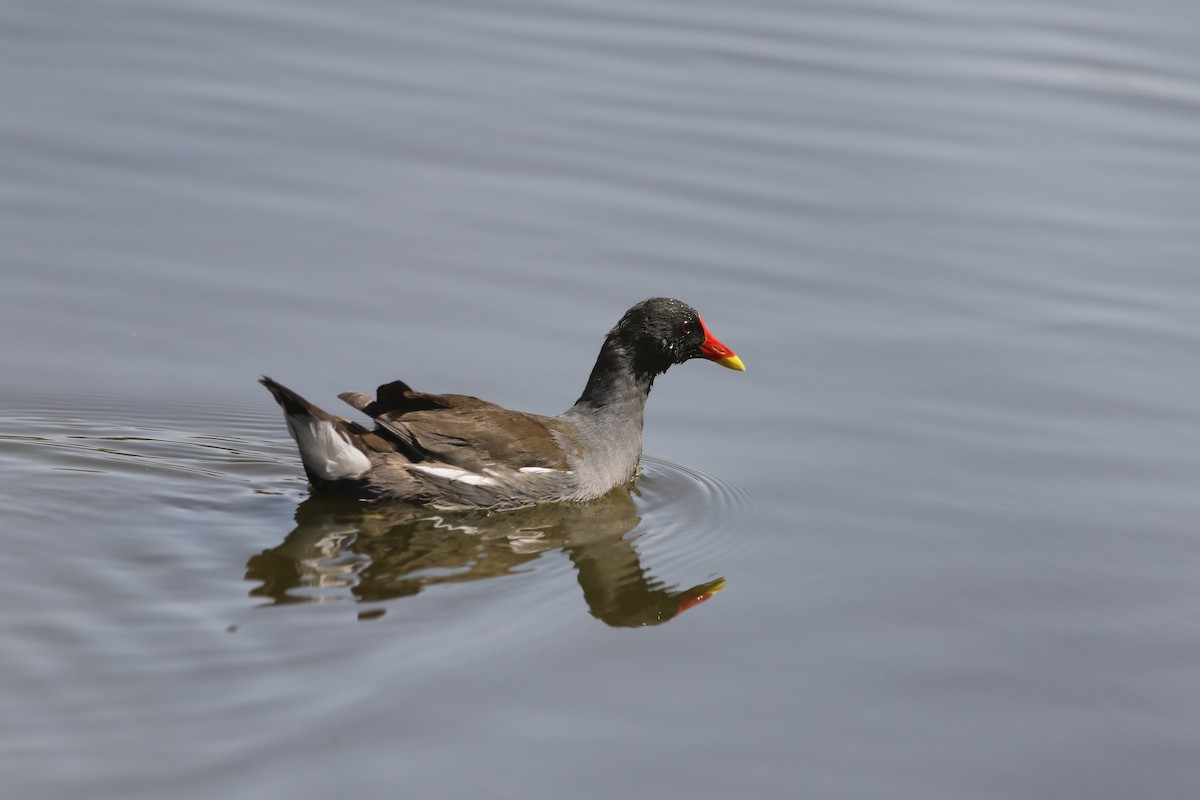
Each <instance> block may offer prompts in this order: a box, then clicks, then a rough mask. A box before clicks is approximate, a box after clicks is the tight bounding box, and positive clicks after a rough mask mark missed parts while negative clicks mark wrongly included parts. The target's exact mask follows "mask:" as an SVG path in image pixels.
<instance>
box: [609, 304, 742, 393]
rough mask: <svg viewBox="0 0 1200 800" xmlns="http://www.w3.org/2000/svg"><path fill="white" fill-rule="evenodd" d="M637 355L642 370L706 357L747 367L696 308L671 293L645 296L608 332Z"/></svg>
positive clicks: (651, 370) (654, 371)
mask: <svg viewBox="0 0 1200 800" xmlns="http://www.w3.org/2000/svg"><path fill="white" fill-rule="evenodd" d="M608 335H609V337H610V338H615V339H616V340H617V341H619V342H620V343H621V344H622V345H623V346H624V347H625V348H626V349H628V350H629V351H630V352H631V353H632V355H633V358H634V363H635V364H636V366H637V368H638V369H639V371H644V372H646V373H648V374H650V375H659V374H661V373H663V372H666V371H667V369H668V368H669V367H670V366H671V365H673V364H682V363H683V362H684V361H688V360H690V359H693V358H707V359H709V360H710V361H715V362H717V363H718V364H720V365H721V366H723V367H729V368H730V369H736V370H745V369H746V367H745V366H744V365H743V364H742V360H741V359H740V358H738V357H737V356H736V355H735V354H734V352H733V351H732V350H730V349H729V348H728V347H726V346H725V345H723V344H721V342H719V341H718V340H717V338H716V337H715V336H713V335H712V334H711V333H709V331H708V328H707V327H705V325H704V321H703V320H702V319H700V315H699V314H698V313H697V312H696V309H694V308H692V307H691V306H689V305H688V304H687V303H684V302H681V301H679V300H674V299H672V298H669V297H652V298H650V299H649V300H643V301H642V302H640V303H638V304H637V305H636V306H634V307H633V308H631V309H629V310H628V311H626V312H625V316H623V317H621V321H620V322H618V323H617V324H616V327H614V328H613V329H612V331H610V332H609V334H608Z"/></svg>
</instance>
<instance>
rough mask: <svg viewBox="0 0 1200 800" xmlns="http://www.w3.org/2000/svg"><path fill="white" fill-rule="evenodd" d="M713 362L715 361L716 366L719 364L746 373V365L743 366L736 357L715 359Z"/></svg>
mask: <svg viewBox="0 0 1200 800" xmlns="http://www.w3.org/2000/svg"><path fill="white" fill-rule="evenodd" d="M713 360H714V361H716V362H717V363H718V364H720V365H721V366H722V367H728V368H729V369H736V370H737V371H738V372H745V371H746V365H745V364H743V363H742V360H741V359H740V358H738V357H737V356H726V357H725V358H715V359H713Z"/></svg>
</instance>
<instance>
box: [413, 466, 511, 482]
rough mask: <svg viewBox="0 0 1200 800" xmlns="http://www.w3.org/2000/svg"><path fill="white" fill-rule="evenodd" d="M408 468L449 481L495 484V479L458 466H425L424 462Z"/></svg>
mask: <svg viewBox="0 0 1200 800" xmlns="http://www.w3.org/2000/svg"><path fill="white" fill-rule="evenodd" d="M409 469H415V470H419V471H421V472H424V473H425V474H426V475H433V476H435V477H438V478H445V479H446V480H450V481H459V482H460V483H465V484H467V485H469V486H495V485H496V479H495V478H489V477H488V476H486V475H480V474H479V473H477V472H468V471H467V470H465V469H461V468H460V467H427V466H425V465H424V464H413V465H412V466H410V467H409Z"/></svg>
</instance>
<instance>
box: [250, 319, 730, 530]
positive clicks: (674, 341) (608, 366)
mask: <svg viewBox="0 0 1200 800" xmlns="http://www.w3.org/2000/svg"><path fill="white" fill-rule="evenodd" d="M701 357H702V358H707V359H709V360H710V361H715V362H717V363H718V364H720V365H721V366H724V367H729V368H730V369H736V370H745V366H743V365H742V360H741V359H740V358H738V357H737V356H736V355H734V353H733V351H732V350H730V349H729V348H728V347H726V346H725V345H723V344H721V342H719V341H717V339H716V337H714V336H713V335H712V334H711V333H709V332H708V328H706V327H705V325H704V322H703V320H701V319H700V315H699V314H697V313H696V310H695V309H693V308H692V307H691V306H689V305H687V304H686V303H682V302H680V301H679V300H672V299H670V298H665V297H655V298H651V299H650V300H645V301H643V302H641V303H638V304H637V305H635V306H634V307H633V308H631V309H629V311H627V312H625V316H623V317H621V321H620V322H618V323H617V324H616V326H615V327H614V328H613V329H612V330H611V331H609V332H608V336H607V337H606V338H605V340H604V346H603V347H601V348H600V356H599V357H598V358H597V359H596V366H594V367H593V368H592V374H591V376H590V377H589V378H588V382H587V386H586V387H584V390H583V394H582V395H581V396H580V398H579V400H577V401H576V402H575V405H573V406H571V408H569V409H567V411H565V412H564V413H562V414H559V415H558V416H557V417H546V416H541V415H538V414H526V413H523V412H520V411H511V410H509V409H507V408H503V407H501V406H498V405H496V404H494V403H489V402H487V401H486V400H480V399H478V398H475V397H468V396H465V395H458V394H426V393H424V392H417V391H414V390H413V389H410V388H409V386H408V385H407V384H406V383H404V382H403V381H393V382H392V383H388V384H384V385H383V386H380V387H379V389H378V390H377V391H376V397H375V398H374V399H372V398H371V396H370V395H367V394H363V393H362V392H345V393H343V394H341V395H339V397H341V399H342V400H344V401H346V402H347V403H349V404H350V405H352V406H354V407H355V408H357V409H358V410H359V411H362V412H363V413H365V414H367V415H368V416H370V417H372V418H373V419H374V420H375V428H374V429H373V430H371V429H368V428H365V427H363V426H362V425H359V424H358V423H357V422H351V421H350V420H347V419H342V418H341V417H336V416H334V415H332V414H329V413H328V412H326V411H322V410H321V409H319V408H317V407H316V406H314V405H313V404H312V403H309V402H308V401H307V400H305V399H304V398H303V397H301V396H300V395H298V394H296V393H295V392H293V391H292V390H291V389H288V388H287V387H285V386H282V385H280V384H278V383H276V382H275V381H273V380H271V379H270V378H267V377H263V379H262V381H261V382H262V384H263V385H264V386H266V387H267V388H268V389H269V390H270V391H271V394H273V395H274V396H275V400H276V402H278V403H279V405H280V406H281V407H282V408H283V414H284V419H285V420H286V421H287V426H288V431H289V432H290V433H291V434H292V438H293V439H295V440H296V444H297V445H298V446H299V448H300V459H301V461H303V462H304V471H305V472H306V473H307V474H308V479H309V481H310V482H311V483H312V488H313V491H315V492H324V493H332V494H340V495H347V496H351V497H358V498H363V499H376V498H382V499H394V500H402V501H405V502H409V503H415V504H418V505H424V506H430V507H432V508H437V509H446V510H452V509H462V508H494V509H502V508H520V507H524V506H531V505H535V504H538V503H550V502H557V501H565V500H576V501H578V500H591V499H593V498H596V497H600V496H601V495H603V494H606V493H607V492H608V491H610V490H611V489H613V488H615V487H617V486H620V485H622V484H625V483H628V482H629V481H630V480H632V479H633V477H634V475H635V474H636V473H637V468H638V461H639V460H640V458H641V455H642V417H643V414H644V412H645V408H646V397H647V396H648V395H649V394H650V387H651V385H652V384H653V383H654V378H655V377H656V376H658V375H661V374H662V373H664V372H666V371H667V369H668V368H669V367H670V366H671V365H672V364H681V363H683V362H684V361H687V360H689V359H692V358H701Z"/></svg>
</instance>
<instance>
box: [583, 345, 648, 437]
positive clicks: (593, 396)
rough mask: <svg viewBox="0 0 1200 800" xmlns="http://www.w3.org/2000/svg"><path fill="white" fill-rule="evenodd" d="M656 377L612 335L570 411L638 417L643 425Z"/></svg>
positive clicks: (601, 350)
mask: <svg viewBox="0 0 1200 800" xmlns="http://www.w3.org/2000/svg"><path fill="white" fill-rule="evenodd" d="M657 374H658V373H657V372H655V371H654V370H653V369H652V368H650V367H649V366H648V365H645V364H639V363H638V359H637V358H636V357H635V355H634V354H633V352H632V351H631V350H630V349H629V348H627V347H626V346H625V345H624V344H622V343H621V342H619V341H618V340H617V338H616V337H615V336H613V335H611V334H610V335H609V336H608V338H607V339H605V340H604V346H603V347H602V348H600V355H599V357H597V358H596V365H595V366H594V367H592V374H591V375H590V376H589V377H588V382H587V386H585V387H584V389H583V394H582V395H580V396H579V399H578V400H577V401H575V405H574V406H573V407H572V409H571V410H572V411H576V412H579V411H585V410H593V411H603V412H604V413H607V414H615V415H619V416H622V417H626V418H628V417H636V418H637V419H638V421H639V422H640V420H641V418H642V413H643V411H644V409H645V407H646V398H647V397H648V396H649V395H650V387H651V386H653V385H654V377H655V375H657Z"/></svg>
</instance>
